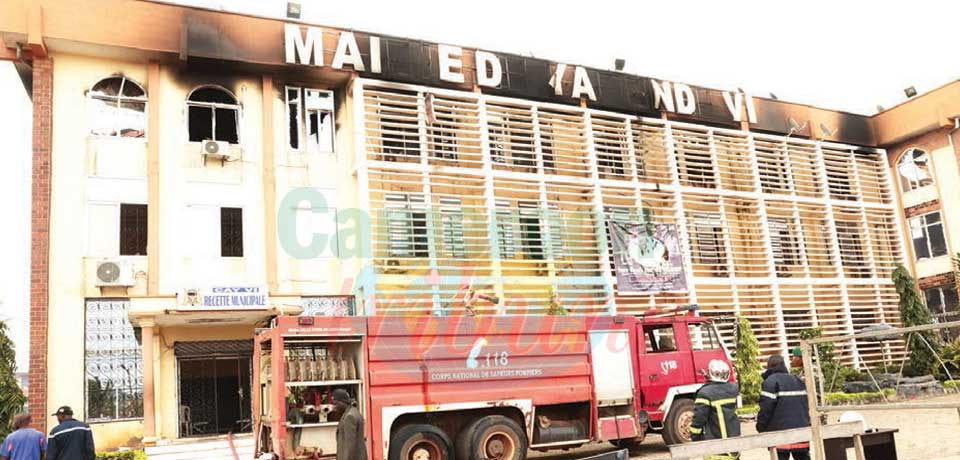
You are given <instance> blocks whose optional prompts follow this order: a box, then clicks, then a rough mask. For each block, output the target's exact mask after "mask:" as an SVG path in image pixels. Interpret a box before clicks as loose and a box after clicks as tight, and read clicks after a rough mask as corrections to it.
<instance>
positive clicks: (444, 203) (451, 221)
mask: <svg viewBox="0 0 960 460" xmlns="http://www.w3.org/2000/svg"><path fill="white" fill-rule="evenodd" d="M440 226H441V228H442V230H443V241H441V246H442V247H443V250H442V253H443V255H444V256H445V257H453V258H462V257H465V256H466V247H465V244H464V238H463V208H461V206H460V199H459V198H447V197H444V198H440Z"/></svg>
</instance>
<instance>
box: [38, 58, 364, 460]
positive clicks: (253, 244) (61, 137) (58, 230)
mask: <svg viewBox="0 0 960 460" xmlns="http://www.w3.org/2000/svg"><path fill="white" fill-rule="evenodd" d="M53 59H54V72H55V73H54V89H53V104H54V113H55V114H56V115H55V116H54V120H53V123H54V125H53V170H52V184H53V187H52V188H53V190H52V200H51V201H52V203H51V228H52V231H51V237H50V238H51V239H50V316H49V318H50V325H49V338H48V347H49V350H50V355H49V357H48V359H49V367H48V369H47V372H48V395H47V407H46V408H44V409H41V410H42V411H43V412H44V413H47V414H49V413H51V412H53V410H54V408H56V407H57V406H60V405H64V404H67V405H70V406H72V407H73V408H74V410H75V411H76V414H77V418H78V419H85V418H86V414H84V406H85V404H84V386H85V385H84V381H85V379H84V342H85V335H84V334H85V331H84V327H82V325H84V323H85V308H84V302H85V299H87V298H94V297H129V296H139V295H145V294H146V283H147V277H148V276H155V277H158V278H159V292H157V293H155V294H156V295H161V296H174V295H176V294H178V293H179V292H182V290H183V289H184V288H188V287H205V286H211V285H263V284H266V272H265V267H266V264H265V257H266V254H265V251H266V250H265V241H266V237H267V236H266V235H265V228H264V225H263V216H264V209H263V205H264V191H263V174H262V172H263V171H262V167H263V155H262V146H263V136H262V135H261V134H262V133H261V131H262V126H263V122H262V117H261V115H262V114H261V111H262V103H261V79H260V76H259V75H244V76H235V75H230V74H214V73H198V72H196V71H193V70H190V69H187V68H185V67H183V66H179V65H178V66H167V65H161V66H160V76H159V83H160V85H159V87H158V88H157V87H154V88H151V87H147V64H146V62H125V61H118V60H107V59H94V58H89V57H81V56H75V55H68V54H55V55H54V56H53ZM114 74H123V75H125V76H127V77H128V78H130V79H133V80H134V81H136V82H138V83H140V84H141V85H142V86H144V88H145V90H146V91H147V93H148V95H150V96H151V103H153V102H154V101H157V100H158V101H159V104H160V106H159V114H160V119H159V129H160V135H159V136H157V137H156V142H158V144H159V160H160V161H159V180H160V184H159V188H160V194H159V199H160V203H159V206H160V212H159V215H160V219H159V222H158V223H155V222H151V223H150V228H151V231H152V229H159V235H160V237H159V242H160V253H159V258H160V260H159V267H160V272H159V273H147V271H148V264H147V259H146V257H142V256H139V257H124V259H126V260H128V261H130V262H131V264H132V266H133V267H134V271H135V272H136V286H134V287H131V288H103V289H101V288H98V287H96V286H95V285H94V280H95V278H94V276H95V268H96V264H97V262H98V261H99V260H101V259H102V258H105V257H109V258H116V257H118V255H117V254H116V253H115V252H112V251H114V250H116V251H117V252H118V251H119V248H118V246H119V245H118V244H115V243H114V240H113V239H114V238H117V233H118V232H117V228H118V217H119V204H120V203H121V202H123V203H146V204H148V205H150V206H156V205H157V203H147V184H146V167H147V162H146V139H102V138H93V137H91V136H89V135H88V132H89V127H88V123H87V122H86V120H87V119H88V117H87V113H86V110H87V96H86V93H87V91H88V90H89V89H90V88H91V87H92V86H93V85H94V84H95V83H96V82H97V81H99V80H100V79H102V78H105V77H108V76H111V75H114ZM204 84H214V85H218V86H221V87H223V88H225V89H227V90H228V91H230V92H231V93H233V94H234V95H235V96H236V97H237V99H238V101H239V103H240V105H241V118H240V145H239V147H237V148H238V149H239V150H240V151H241V152H242V153H241V155H242V158H241V160H240V161H235V162H228V163H224V164H221V163H220V162H207V163H206V164H205V163H204V162H203V157H202V156H201V155H200V144H199V143H196V142H194V143H191V142H189V141H188V133H187V129H186V128H187V109H186V104H185V100H186V98H187V96H188V94H189V92H190V91H191V90H193V89H194V88H196V87H198V86H200V85H204ZM285 84H287V82H284V81H275V83H274V85H275V89H276V92H275V94H274V97H275V99H274V103H273V116H274V117H275V120H274V129H275V133H274V136H273V142H274V149H275V157H276V165H274V168H275V171H276V175H277V185H276V187H277V190H276V193H277V198H276V203H277V205H278V206H279V205H280V203H281V201H282V199H283V197H284V195H285V193H287V191H289V190H291V189H293V188H295V187H303V186H309V187H317V188H322V189H323V190H324V192H325V193H329V194H330V195H331V197H330V198H329V199H328V201H330V202H331V205H334V204H335V205H336V206H337V207H338V208H340V209H343V208H348V207H357V206H358V198H357V197H358V194H357V185H356V176H355V175H354V174H353V171H352V165H353V155H354V145H353V140H352V138H353V136H354V128H353V124H352V122H351V120H350V113H349V112H350V111H351V110H352V107H353V106H352V102H351V101H350V100H349V98H348V96H349V95H348V94H347V92H346V91H345V88H343V87H340V88H333V89H334V90H335V91H336V93H335V97H336V104H337V117H336V128H337V134H336V141H337V153H336V154H333V155H304V154H302V153H298V152H292V151H290V149H289V148H287V145H288V144H287V134H286V132H287V131H286V130H287V121H286V109H285V103H284V100H283V98H282V96H283V92H282V91H283V88H284V85H285ZM292 84H296V85H298V86H302V87H312V88H320V89H324V88H325V86H324V85H323V84H321V83H315V84H314V83H311V82H292ZM148 113H149V109H148ZM148 136H150V133H148ZM151 139H153V138H152V137H151ZM221 206H237V207H242V208H243V218H244V228H243V233H244V257H243V258H223V257H220V256H219V246H216V245H215V244H213V243H212V241H213V240H212V239H211V238H210V237H211V233H213V232H215V230H216V229H215V228H209V227H208V226H205V225H198V223H197V222H196V221H195V220H194V216H195V214H192V211H191V209H192V208H209V209H211V210H215V208H217V207H221ZM217 241H218V240H217ZM214 246H216V247H214ZM115 248H116V249H115ZM277 259H278V277H277V278H278V279H279V280H280V286H279V290H278V291H279V292H273V293H271V294H273V295H276V294H292V295H294V296H298V295H332V294H340V293H349V292H350V291H351V289H352V284H351V282H346V283H345V282H343V279H344V278H346V279H348V280H352V276H353V275H352V274H353V273H356V271H357V270H359V266H360V263H359V261H356V260H353V261H349V262H347V263H346V264H342V263H341V261H340V260H338V259H335V258H333V257H328V258H322V259H317V260H295V259H293V258H291V257H290V256H289V255H287V254H286V253H285V251H283V249H282V247H280V246H279V245H278V254H277ZM345 267H346V268H345ZM169 308H175V304H171V305H170V307H169ZM252 334H253V325H252V324H251V325H246V326H220V327H214V326H208V327H180V328H170V329H163V328H160V329H159V333H158V334H157V335H156V338H155V342H154V355H155V360H156V361H155V363H154V369H155V371H154V372H155V375H156V391H155V405H156V412H157V415H156V416H157V435H158V437H160V438H161V439H164V438H173V437H176V433H177V424H178V406H179V404H178V402H177V397H176V364H175V359H174V356H173V351H172V348H170V347H172V345H173V342H175V341H177V340H223V339H247V338H252ZM47 423H48V424H49V425H50V426H53V425H55V424H56V421H55V420H53V419H52V418H51V419H48V422H47ZM94 431H95V435H96V438H97V446H98V448H99V449H101V450H105V449H113V448H116V447H119V446H123V445H128V444H130V442H131V439H140V438H142V436H143V424H142V421H140V420H135V421H119V422H103V423H96V424H95V427H94Z"/></svg>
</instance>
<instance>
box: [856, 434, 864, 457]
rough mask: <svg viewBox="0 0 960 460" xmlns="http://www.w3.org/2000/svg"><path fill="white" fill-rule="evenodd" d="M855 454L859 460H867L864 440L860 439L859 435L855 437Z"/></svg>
mask: <svg viewBox="0 0 960 460" xmlns="http://www.w3.org/2000/svg"><path fill="white" fill-rule="evenodd" d="M853 453H854V454H855V455H856V456H857V460H865V459H866V455H865V454H864V452H863V439H861V438H860V435H859V434H855V435H853Z"/></svg>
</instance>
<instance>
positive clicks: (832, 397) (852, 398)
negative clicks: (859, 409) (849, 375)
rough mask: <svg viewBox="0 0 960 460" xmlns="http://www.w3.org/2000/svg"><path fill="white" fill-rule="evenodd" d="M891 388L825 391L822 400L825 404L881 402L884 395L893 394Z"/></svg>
mask: <svg viewBox="0 0 960 460" xmlns="http://www.w3.org/2000/svg"><path fill="white" fill-rule="evenodd" d="M894 393H895V392H894V390H893V388H886V389H884V390H883V391H882V392H881V391H866V392H863V393H844V392H842V391H838V392H834V393H827V394H826V395H825V396H824V398H823V399H824V402H826V403H827V405H832V406H836V405H844V404H867V403H875V402H881V401H883V400H884V399H883V398H884V396H888V397H889V396H893V395H894Z"/></svg>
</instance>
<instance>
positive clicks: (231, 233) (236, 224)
mask: <svg viewBox="0 0 960 460" xmlns="http://www.w3.org/2000/svg"><path fill="white" fill-rule="evenodd" d="M234 211H236V212H237V213H238V216H230V215H228V214H231V213H233V212H234ZM228 219H229V220H228ZM228 224H229V226H228ZM228 239H229V240H230V241H227V240H228ZM243 246H244V244H243V208H242V207H231V206H222V207H220V257H243Z"/></svg>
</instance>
